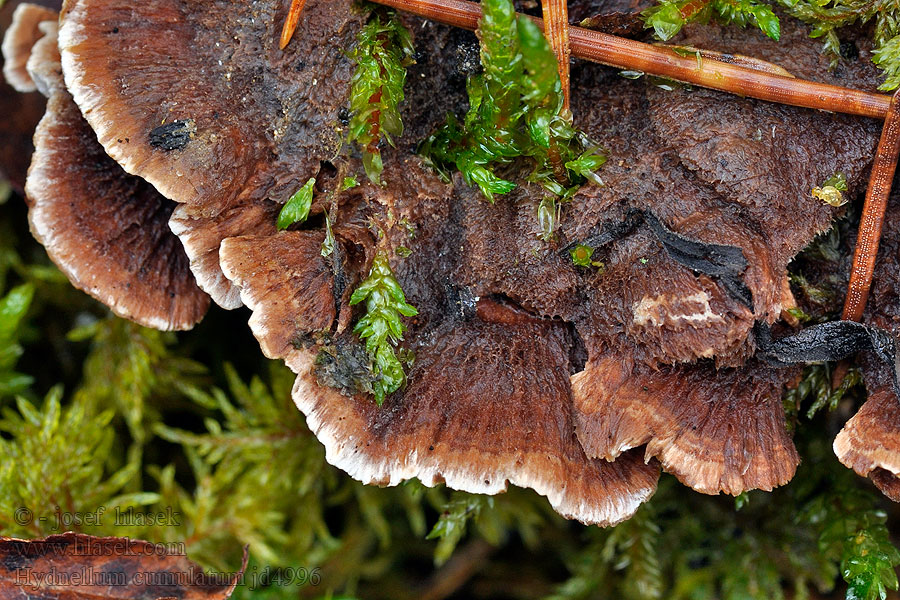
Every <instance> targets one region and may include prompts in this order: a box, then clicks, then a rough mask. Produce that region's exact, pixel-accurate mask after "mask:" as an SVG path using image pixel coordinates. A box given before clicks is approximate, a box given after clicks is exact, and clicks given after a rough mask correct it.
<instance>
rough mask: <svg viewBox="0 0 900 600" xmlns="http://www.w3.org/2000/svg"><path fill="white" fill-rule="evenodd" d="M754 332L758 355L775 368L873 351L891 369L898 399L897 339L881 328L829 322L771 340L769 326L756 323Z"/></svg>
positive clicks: (899, 380) (899, 377)
mask: <svg viewBox="0 0 900 600" xmlns="http://www.w3.org/2000/svg"><path fill="white" fill-rule="evenodd" d="M753 333H754V336H755V337H756V345H757V347H758V348H759V351H758V356H759V357H760V358H762V359H763V360H765V361H766V362H768V363H769V364H771V365H774V366H787V365H792V364H796V363H808V362H821V361H835V360H843V359H845V358H848V357H850V356H852V355H854V354H856V353H857V352H862V351H871V352H874V353H875V355H876V356H877V357H878V359H879V360H880V361H882V362H884V363H885V364H886V365H887V366H888V367H889V368H890V369H891V372H892V374H893V379H894V394H896V395H897V398H898V399H900V374H898V364H897V340H896V339H895V338H894V336H892V335H891V334H890V333H888V332H887V331H885V330H884V329H879V328H878V327H871V326H869V325H863V324H862V323H857V322H856V321H830V322H828V323H822V324H820V325H814V326H812V327H807V328H806V329H804V330H803V331H801V332H799V333H797V334H795V335H791V336H787V337H783V338H781V339H778V340H773V339H772V332H771V330H770V329H769V326H768V325H766V324H765V323H760V322H757V323H756V326H755V327H754V329H753Z"/></svg>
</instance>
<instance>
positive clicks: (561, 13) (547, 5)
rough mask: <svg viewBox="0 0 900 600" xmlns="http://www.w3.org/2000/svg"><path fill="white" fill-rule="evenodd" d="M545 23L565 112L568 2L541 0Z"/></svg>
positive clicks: (566, 95)
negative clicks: (554, 57)
mask: <svg viewBox="0 0 900 600" xmlns="http://www.w3.org/2000/svg"><path fill="white" fill-rule="evenodd" d="M541 7H542V9H543V12H544V22H545V23H546V24H547V28H546V30H545V32H544V34H545V35H546V36H547V41H549V42H550V47H551V48H553V53H554V54H556V63H557V65H558V67H557V68H558V70H559V81H560V83H562V92H563V110H566V111H567V110H569V87H570V83H569V57H570V55H571V53H572V50H571V48H570V47H569V7H568V6H567V4H566V0H541Z"/></svg>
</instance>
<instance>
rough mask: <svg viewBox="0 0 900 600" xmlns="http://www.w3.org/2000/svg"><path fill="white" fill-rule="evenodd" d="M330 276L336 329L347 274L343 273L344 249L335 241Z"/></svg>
mask: <svg viewBox="0 0 900 600" xmlns="http://www.w3.org/2000/svg"><path fill="white" fill-rule="evenodd" d="M331 274H332V275H333V276H334V286H333V287H332V288H331V295H332V297H333V298H334V324H333V325H332V328H336V327H337V325H338V323H339V322H340V320H341V305H342V304H343V298H344V292H345V291H347V283H348V282H347V273H346V272H345V271H344V249H343V247H342V246H341V243H340V242H339V241H337V240H335V243H334V250H333V251H332V253H331Z"/></svg>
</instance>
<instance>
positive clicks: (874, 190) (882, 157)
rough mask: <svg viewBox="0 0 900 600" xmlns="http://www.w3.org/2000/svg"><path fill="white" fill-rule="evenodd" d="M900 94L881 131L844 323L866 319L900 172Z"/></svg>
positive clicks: (854, 257)
mask: <svg viewBox="0 0 900 600" xmlns="http://www.w3.org/2000/svg"><path fill="white" fill-rule="evenodd" d="M898 98H900V92H897V93H895V94H894V97H893V99H892V100H891V105H890V108H889V109H888V114H887V118H886V119H885V120H884V129H882V130H881V139H880V140H879V141H878V150H877V151H876V152H875V162H874V163H873V164H872V175H871V176H870V177H869V188H868V189H867V190H866V201H865V204H863V212H862V217H861V218H860V222H859V234H857V236H856V250H855V251H854V252H853V267H852V269H851V271H850V284H849V285H848V286H847V298H846V299H845V300H844V314H843V317H842V318H843V319H845V320H850V321H859V320H860V319H862V314H863V310H864V309H865V308H866V300H867V299H868V298H869V288H870V287H871V285H872V274H873V273H874V271H875V258H876V257H877V256H878V244H879V241H880V240H881V227H882V225H884V213H885V210H887V203H888V196H889V195H890V193H891V183H892V182H893V180H894V171H896V170H897V154H898V152H900V104H898Z"/></svg>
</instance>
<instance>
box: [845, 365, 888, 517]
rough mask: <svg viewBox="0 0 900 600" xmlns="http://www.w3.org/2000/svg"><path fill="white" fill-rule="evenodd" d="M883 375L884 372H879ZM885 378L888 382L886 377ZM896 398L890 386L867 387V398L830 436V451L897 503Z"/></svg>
mask: <svg viewBox="0 0 900 600" xmlns="http://www.w3.org/2000/svg"><path fill="white" fill-rule="evenodd" d="M883 375H886V374H883ZM885 379H887V380H888V381H889V380H890V377H889V376H887V377H886V378H885ZM898 423H900V401H898V399H897V395H896V394H895V393H894V390H893V387H892V386H890V385H881V386H879V387H875V388H874V389H873V388H869V394H868V400H866V402H865V404H863V405H862V408H860V409H859V411H858V412H857V413H856V414H855V415H853V417H852V418H851V419H850V420H849V421H847V423H846V424H845V425H844V428H843V429H841V431H840V433H838V435H837V437H836V438H835V439H834V453H835V454H836V455H837V457H838V459H839V460H840V461H841V462H842V463H843V464H844V465H846V466H847V467H850V468H851V469H853V470H854V471H856V472H857V473H858V474H860V475H862V476H863V477H871V478H872V481H873V482H875V484H876V485H878V487H879V488H880V489H881V490H882V491H884V492H885V494H886V495H887V496H888V497H890V498H891V500H894V501H895V502H900V493H898V491H900V489H898V484H897V479H898V477H900V426H898Z"/></svg>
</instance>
